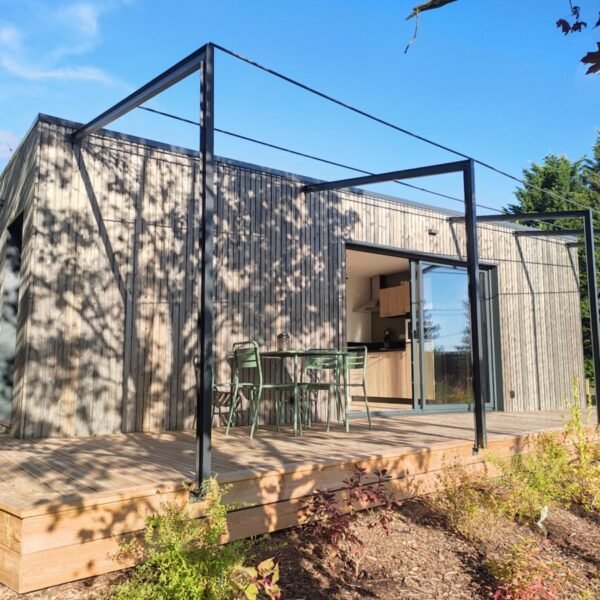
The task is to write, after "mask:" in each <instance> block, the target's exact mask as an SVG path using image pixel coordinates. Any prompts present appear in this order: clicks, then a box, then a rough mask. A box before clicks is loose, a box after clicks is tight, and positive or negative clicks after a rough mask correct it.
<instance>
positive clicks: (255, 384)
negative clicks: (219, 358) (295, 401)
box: [225, 340, 294, 438]
mask: <svg viewBox="0 0 600 600" xmlns="http://www.w3.org/2000/svg"><path fill="white" fill-rule="evenodd" d="M249 373H252V374H253V376H252V377H248V379H251V380H250V381H245V380H244V379H243V377H244V376H245V375H246V374H249ZM293 388H294V384H293V383H289V384H287V383H265V382H264V379H263V372H262V365H261V360H260V351H259V348H258V344H257V343H256V342H255V341H253V340H248V341H245V342H238V343H236V344H234V345H233V379H232V392H231V409H230V412H229V419H228V420H227V427H226V429H225V435H229V429H230V428H231V425H232V422H233V419H234V418H235V415H236V412H237V409H238V406H239V404H240V392H242V390H247V391H248V393H249V399H250V424H251V426H250V437H251V438H252V437H254V432H255V431H256V429H257V427H258V411H259V408H260V402H261V400H262V394H263V391H264V390H267V389H270V390H284V389H293ZM281 408H282V407H281V400H280V398H278V397H276V398H275V420H276V424H277V431H279V428H280V425H281Z"/></svg>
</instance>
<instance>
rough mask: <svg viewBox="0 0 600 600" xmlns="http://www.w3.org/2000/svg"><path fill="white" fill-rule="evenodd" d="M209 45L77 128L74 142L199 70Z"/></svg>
mask: <svg viewBox="0 0 600 600" xmlns="http://www.w3.org/2000/svg"><path fill="white" fill-rule="evenodd" d="M209 45H211V44H205V45H204V46H202V47H201V48H199V49H198V50H196V51H195V52H192V54H190V55H189V56H187V57H186V58H184V59H183V60H180V61H179V62H178V63H177V64H175V65H173V66H172V67H170V68H169V69H167V70H166V71H164V72H163V73H161V74H160V75H158V76H157V77H155V78H154V79H153V80H152V81H150V82H148V83H147V84H146V85H143V86H142V87H141V88H139V89H138V90H136V91H135V92H133V93H132V94H129V96H127V98H124V99H123V100H121V101H120V102H117V103H116V104H115V105H114V106H112V107H111V108H109V109H108V110H106V111H104V112H103V113H102V114H101V115H99V116H97V117H96V118H95V119H92V120H91V121H90V122H89V123H87V124H86V125H84V126H83V127H80V128H79V129H77V131H75V132H74V133H73V135H72V140H73V142H78V141H80V140H82V139H83V138H84V137H86V136H87V135H90V134H91V133H94V132H95V131H98V129H102V127H106V125H108V124H109V123H112V122H113V121H115V120H116V119H118V118H119V117H122V116H123V115H125V114H127V113H128V112H129V111H130V110H133V109H134V108H136V107H137V106H140V105H141V104H143V103H144V102H147V101H148V100H150V98H153V97H154V96H156V95H157V94H160V93H161V92H163V91H164V90H166V89H167V88H170V87H171V86H172V85H175V84H176V83H177V82H178V81H181V80H182V79H185V78H186V77H187V76H188V75H191V74H192V73H194V72H195V71H198V70H199V69H200V67H201V66H202V61H203V60H204V57H205V56H206V49H207V47H208V46H209Z"/></svg>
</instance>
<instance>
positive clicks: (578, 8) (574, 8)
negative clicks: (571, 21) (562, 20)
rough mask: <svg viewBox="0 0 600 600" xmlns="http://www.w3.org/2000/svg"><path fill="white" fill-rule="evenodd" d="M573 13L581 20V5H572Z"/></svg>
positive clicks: (576, 18)
mask: <svg viewBox="0 0 600 600" xmlns="http://www.w3.org/2000/svg"><path fill="white" fill-rule="evenodd" d="M571 14H572V15H573V16H574V17H575V20H577V21H579V15H580V14H581V7H580V6H573V5H571Z"/></svg>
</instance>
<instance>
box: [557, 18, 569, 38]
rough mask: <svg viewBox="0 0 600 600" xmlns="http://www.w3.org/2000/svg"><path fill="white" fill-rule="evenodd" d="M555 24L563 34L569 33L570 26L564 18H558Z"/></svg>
mask: <svg viewBox="0 0 600 600" xmlns="http://www.w3.org/2000/svg"><path fill="white" fill-rule="evenodd" d="M556 26H557V27H558V28H559V29H561V30H562V32H563V33H564V34H565V35H567V34H568V33H571V26H570V25H569V22H568V21H567V20H566V19H559V20H558V21H556Z"/></svg>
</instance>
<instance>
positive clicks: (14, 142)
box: [0, 129, 19, 160]
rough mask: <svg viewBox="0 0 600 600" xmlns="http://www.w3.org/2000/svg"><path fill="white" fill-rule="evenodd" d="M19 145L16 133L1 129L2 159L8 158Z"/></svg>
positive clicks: (0, 146) (0, 153) (0, 154)
mask: <svg viewBox="0 0 600 600" xmlns="http://www.w3.org/2000/svg"><path fill="white" fill-rule="evenodd" d="M18 145H19V138H18V136H17V134H16V133H14V132H12V131H7V130H5V129H0V160H8V159H9V158H10V157H11V155H12V153H13V152H14V151H15V150H16V149H17V146H18Z"/></svg>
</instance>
